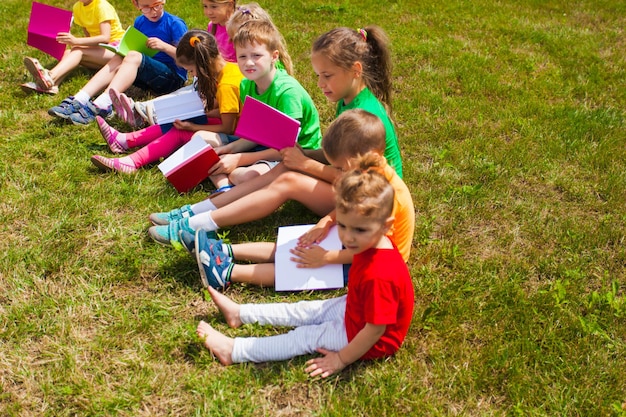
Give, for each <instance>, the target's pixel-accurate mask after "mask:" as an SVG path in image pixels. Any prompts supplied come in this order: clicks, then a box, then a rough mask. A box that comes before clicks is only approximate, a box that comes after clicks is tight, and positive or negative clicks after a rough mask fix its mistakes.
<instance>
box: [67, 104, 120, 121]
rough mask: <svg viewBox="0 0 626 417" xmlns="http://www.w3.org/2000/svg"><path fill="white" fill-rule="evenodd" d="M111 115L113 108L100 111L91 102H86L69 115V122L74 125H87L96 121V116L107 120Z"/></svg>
mask: <svg viewBox="0 0 626 417" xmlns="http://www.w3.org/2000/svg"><path fill="white" fill-rule="evenodd" d="M112 115H113V107H112V106H109V107H108V108H107V109H100V108H98V107H96V106H95V105H94V104H93V103H92V102H90V101H88V102H87V104H84V105H82V106H81V107H80V109H78V111H76V112H74V113H72V114H71V115H70V117H69V118H70V120H71V121H72V123H74V124H75V125H83V126H84V125H88V124H89V123H91V122H93V121H94V120H96V116H100V117H102V118H104V119H107V118H109V117H111V116H112Z"/></svg>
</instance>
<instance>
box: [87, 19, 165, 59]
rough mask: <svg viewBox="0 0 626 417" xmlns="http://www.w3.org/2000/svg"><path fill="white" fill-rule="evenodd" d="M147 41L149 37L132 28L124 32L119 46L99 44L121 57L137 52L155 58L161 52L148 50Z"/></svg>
mask: <svg viewBox="0 0 626 417" xmlns="http://www.w3.org/2000/svg"><path fill="white" fill-rule="evenodd" d="M147 41H148V37H147V36H146V35H144V34H143V33H141V32H140V31H139V30H137V29H135V27H134V26H130V27H129V28H128V29H126V32H124V36H122V39H120V43H119V44H117V45H111V44H109V43H99V44H98V45H100V46H101V47H103V48H105V49H108V50H109V51H113V52H115V53H116V54H118V55H121V56H126V55H127V54H128V52H130V51H137V52H141V53H142V54H146V55H148V56H149V57H153V56H155V55H156V54H158V53H159V51H158V50H157V49H152V48H148V46H146V42H147Z"/></svg>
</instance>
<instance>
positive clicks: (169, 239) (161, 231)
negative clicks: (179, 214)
mask: <svg viewBox="0 0 626 417" xmlns="http://www.w3.org/2000/svg"><path fill="white" fill-rule="evenodd" d="M183 230H184V231H186V232H189V233H196V231H195V230H193V229H192V228H191V227H189V218H188V217H185V218H184V219H180V220H175V221H173V222H171V223H170V224H167V225H163V226H152V227H151V228H150V229H148V234H149V235H150V237H151V238H152V239H154V240H155V241H156V242H157V243H160V244H162V245H172V246H173V247H174V249H177V250H180V249H183V245H182V243H181V242H180V232H181V231H183Z"/></svg>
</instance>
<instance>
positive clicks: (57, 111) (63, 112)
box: [48, 96, 82, 120]
mask: <svg viewBox="0 0 626 417" xmlns="http://www.w3.org/2000/svg"><path fill="white" fill-rule="evenodd" d="M81 107H82V104H80V103H79V102H78V101H76V100H74V97H73V96H69V97H66V98H65V99H64V100H63V101H62V102H61V104H59V105H58V106H54V107H52V108H50V109H48V114H49V115H50V116H55V117H60V118H61V119H66V120H67V119H69V118H70V116H71V115H72V114H74V113H76V112H77V111H78V110H79V109H80V108H81Z"/></svg>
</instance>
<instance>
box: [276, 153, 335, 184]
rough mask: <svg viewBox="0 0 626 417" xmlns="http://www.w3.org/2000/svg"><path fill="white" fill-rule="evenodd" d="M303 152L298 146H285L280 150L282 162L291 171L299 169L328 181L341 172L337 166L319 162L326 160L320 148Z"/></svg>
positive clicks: (331, 180)
mask: <svg viewBox="0 0 626 417" xmlns="http://www.w3.org/2000/svg"><path fill="white" fill-rule="evenodd" d="M305 152H306V154H305ZM305 152H303V151H302V149H301V148H300V146H294V147H291V148H285V149H283V150H281V151H280V153H281V154H282V157H283V163H284V164H285V166H286V167H287V168H289V169H290V170H292V171H299V172H302V173H303V174H307V175H310V176H312V177H315V178H319V179H321V180H324V181H326V182H330V183H333V182H334V181H335V179H336V178H337V177H338V176H339V175H340V174H341V172H340V171H339V170H338V169H337V168H334V167H332V166H330V165H328V164H324V163H322V162H320V161H325V160H326V158H324V153H323V151H322V150H321V149H316V150H306V151H305ZM320 152H321V155H320Z"/></svg>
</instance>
